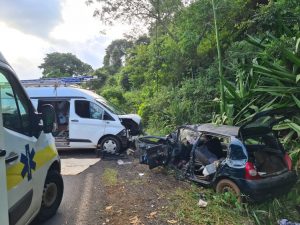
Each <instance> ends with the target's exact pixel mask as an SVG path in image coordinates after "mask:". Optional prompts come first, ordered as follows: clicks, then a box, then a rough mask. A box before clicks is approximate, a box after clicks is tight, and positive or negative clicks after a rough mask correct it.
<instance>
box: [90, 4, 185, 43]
mask: <svg viewBox="0 0 300 225" xmlns="http://www.w3.org/2000/svg"><path fill="white" fill-rule="evenodd" d="M94 1H97V2H99V3H100V8H99V9H95V11H94V16H96V17H99V18H100V20H101V21H102V22H103V23H105V24H108V25H113V24H114V22H116V21H118V22H122V23H127V24H134V25H135V27H139V28H140V29H141V30H144V29H145V27H146V28H149V27H150V26H151V25H153V24H154V23H155V22H157V23H158V25H160V26H161V27H163V30H164V31H165V32H166V33H167V34H168V35H169V36H171V38H172V39H174V40H176V39H177V38H176V36H175V35H174V34H173V33H172V32H171V31H170V30H169V28H168V24H169V23H171V21H172V19H173V17H174V15H175V14H176V13H178V12H179V11H180V9H181V8H182V7H183V6H184V4H183V2H182V1H181V0H125V1H124V0H87V1H86V2H87V4H92V3H94Z"/></svg>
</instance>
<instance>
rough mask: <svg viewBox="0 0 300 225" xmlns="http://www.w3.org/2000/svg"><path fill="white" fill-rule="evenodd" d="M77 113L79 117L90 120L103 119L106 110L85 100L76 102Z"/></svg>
mask: <svg viewBox="0 0 300 225" xmlns="http://www.w3.org/2000/svg"><path fill="white" fill-rule="evenodd" d="M75 112H76V114H77V115H78V116H80V117H82V118H88V119H99V120H102V119H103V114H104V110H103V109H102V108H101V107H100V106H98V105H97V104H95V103H93V102H89V101H85V100H76V101H75Z"/></svg>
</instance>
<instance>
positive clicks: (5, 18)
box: [0, 0, 130, 79]
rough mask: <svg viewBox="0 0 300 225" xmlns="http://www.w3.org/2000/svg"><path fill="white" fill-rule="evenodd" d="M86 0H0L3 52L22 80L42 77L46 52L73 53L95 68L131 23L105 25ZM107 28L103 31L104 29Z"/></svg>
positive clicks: (0, 33) (0, 46) (0, 40)
mask: <svg viewBox="0 0 300 225" xmlns="http://www.w3.org/2000/svg"><path fill="white" fill-rule="evenodd" d="M85 1H86V0H0V51H1V52H2V54H3V55H4V56H5V58H6V59H7V61H8V62H9V63H10V65H11V66H12V67H13V68H14V70H15V71H16V73H17V75H18V77H19V78H20V79H37V78H40V77H41V76H42V70H41V69H39V68H38V66H39V65H40V64H41V63H42V62H43V59H44V58H45V56H46V54H47V53H51V52H63V53H67V52H70V53H72V54H75V55H76V56H77V57H78V58H79V59H80V60H82V61H83V62H85V63H88V64H90V65H91V66H92V67H93V68H94V69H97V68H99V67H101V66H102V62H103V57H104V55H105V48H106V47H107V46H108V45H109V44H110V43H111V41H112V40H115V39H118V38H122V37H123V34H124V33H126V32H128V31H129V30H130V27H129V26H126V25H123V24H117V25H114V26H113V27H105V26H104V25H103V24H102V23H101V22H100V20H99V19H98V18H94V17H93V12H94V9H95V7H96V6H95V5H90V6H87V5H86V4H85ZM104 29H105V30H106V33H105V34H103V33H101V31H103V30H104Z"/></svg>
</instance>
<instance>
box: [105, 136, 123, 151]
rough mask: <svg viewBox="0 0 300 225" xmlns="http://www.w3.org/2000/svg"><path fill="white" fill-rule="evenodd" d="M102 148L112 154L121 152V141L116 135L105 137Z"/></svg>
mask: <svg viewBox="0 0 300 225" xmlns="http://www.w3.org/2000/svg"><path fill="white" fill-rule="evenodd" d="M100 149H101V151H103V152H107V153H110V154H116V153H120V151H121V143H120V141H119V140H118V139H117V138H116V137H114V136H108V137H105V138H104V139H103V140H102V141H101V143H100Z"/></svg>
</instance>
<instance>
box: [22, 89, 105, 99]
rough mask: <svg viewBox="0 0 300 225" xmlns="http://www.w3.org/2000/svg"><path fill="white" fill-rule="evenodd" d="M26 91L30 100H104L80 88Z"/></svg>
mask: <svg viewBox="0 0 300 225" xmlns="http://www.w3.org/2000/svg"><path fill="white" fill-rule="evenodd" d="M26 91H27V93H28V95H29V97H30V98H53V97H62V98H63V97H68V98H71V97H73V98H75V97H80V98H82V97H84V98H86V99H89V98H93V99H95V98H100V99H103V97H101V96H100V95H97V94H96V93H94V92H92V91H90V90H86V89H82V88H79V87H27V88H26Z"/></svg>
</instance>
